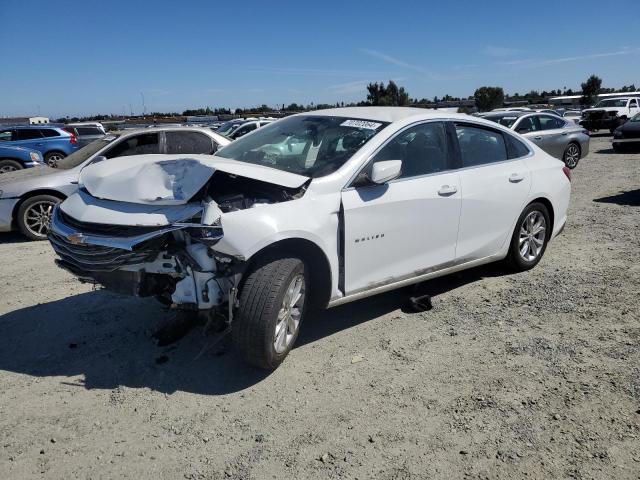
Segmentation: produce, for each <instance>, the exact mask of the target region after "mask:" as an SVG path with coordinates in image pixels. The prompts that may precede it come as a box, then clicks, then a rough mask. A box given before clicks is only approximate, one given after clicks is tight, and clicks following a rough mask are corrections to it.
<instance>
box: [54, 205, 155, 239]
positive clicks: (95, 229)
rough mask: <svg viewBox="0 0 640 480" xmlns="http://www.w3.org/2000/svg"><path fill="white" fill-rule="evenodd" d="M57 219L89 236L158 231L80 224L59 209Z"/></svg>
mask: <svg viewBox="0 0 640 480" xmlns="http://www.w3.org/2000/svg"><path fill="white" fill-rule="evenodd" d="M58 218H59V219H60V220H61V221H62V223H64V224H66V225H68V226H70V227H72V228H75V229H76V230H79V231H81V232H82V233H87V234H89V235H106V236H109V237H111V236H114V237H132V236H135V235H142V234H145V233H149V232H153V231H154V230H157V229H158V227H141V226H126V225H107V224H105V223H89V222H81V221H79V220H76V219H75V218H73V217H70V216H69V215H67V214H66V213H64V212H63V211H62V210H61V209H58Z"/></svg>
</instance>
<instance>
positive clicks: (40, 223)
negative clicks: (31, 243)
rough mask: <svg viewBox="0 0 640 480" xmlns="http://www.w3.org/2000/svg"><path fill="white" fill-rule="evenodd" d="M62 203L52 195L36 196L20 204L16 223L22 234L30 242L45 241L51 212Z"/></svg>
mask: <svg viewBox="0 0 640 480" xmlns="http://www.w3.org/2000/svg"><path fill="white" fill-rule="evenodd" d="M61 201H62V199H61V198H59V197H54V196H53V195H36V196H35V197H30V198H27V199H26V200H25V201H24V202H22V203H21V204H20V207H19V208H18V215H17V216H16V223H17V224H18V228H19V229H20V232H22V234H23V235H24V236H25V237H27V238H29V239H30V240H46V238H47V232H48V231H49V221H50V215H51V210H52V209H53V207H54V205H56V204H57V203H60V202H61Z"/></svg>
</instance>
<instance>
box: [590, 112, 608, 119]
mask: <svg viewBox="0 0 640 480" xmlns="http://www.w3.org/2000/svg"><path fill="white" fill-rule="evenodd" d="M604 114H605V111H604V110H595V111H593V112H587V118H588V119H589V120H601V119H603V118H604Z"/></svg>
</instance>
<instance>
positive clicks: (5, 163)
mask: <svg viewBox="0 0 640 480" xmlns="http://www.w3.org/2000/svg"><path fill="white" fill-rule="evenodd" d="M23 168H24V167H23V166H22V164H21V163H20V162H16V161H15V160H9V159H6V160H0V174H2V173H9V172H15V171H16V170H22V169H23Z"/></svg>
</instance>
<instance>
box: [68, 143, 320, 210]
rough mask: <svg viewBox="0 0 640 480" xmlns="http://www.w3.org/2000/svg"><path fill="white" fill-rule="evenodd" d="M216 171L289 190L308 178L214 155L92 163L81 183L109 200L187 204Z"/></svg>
mask: <svg viewBox="0 0 640 480" xmlns="http://www.w3.org/2000/svg"><path fill="white" fill-rule="evenodd" d="M216 170H220V171H223V172H226V173H230V174H233V175H239V176H242V177H248V178H253V179H257V180H262V181H264V182H268V183H273V184H275V185H280V186H283V187H287V188H297V187H300V186H302V185H303V184H304V183H305V182H306V181H307V180H308V177H305V176H302V175H297V174H295V173H290V172H285V171H282V170H276V169H274V168H268V167H263V166H261V165H253V164H250V163H244V162H238V161H236V160H230V159H226V158H221V157H216V156H213V155H137V156H131V157H118V158H112V159H109V160H103V161H102V162H98V163H94V164H90V165H88V166H87V167H85V168H83V169H82V172H81V173H80V184H81V185H84V187H85V188H86V189H87V191H88V192H89V193H91V195H93V196H94V197H97V198H102V199H106V200H116V201H120V202H129V203H141V204H147V205H183V204H185V203H187V202H188V201H189V200H190V199H191V198H192V197H193V196H194V195H195V194H196V193H197V192H198V191H199V190H200V189H201V188H202V187H203V186H204V185H205V184H206V183H207V181H209V179H210V178H211V176H212V175H213V173H214V172H215V171H216Z"/></svg>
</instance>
